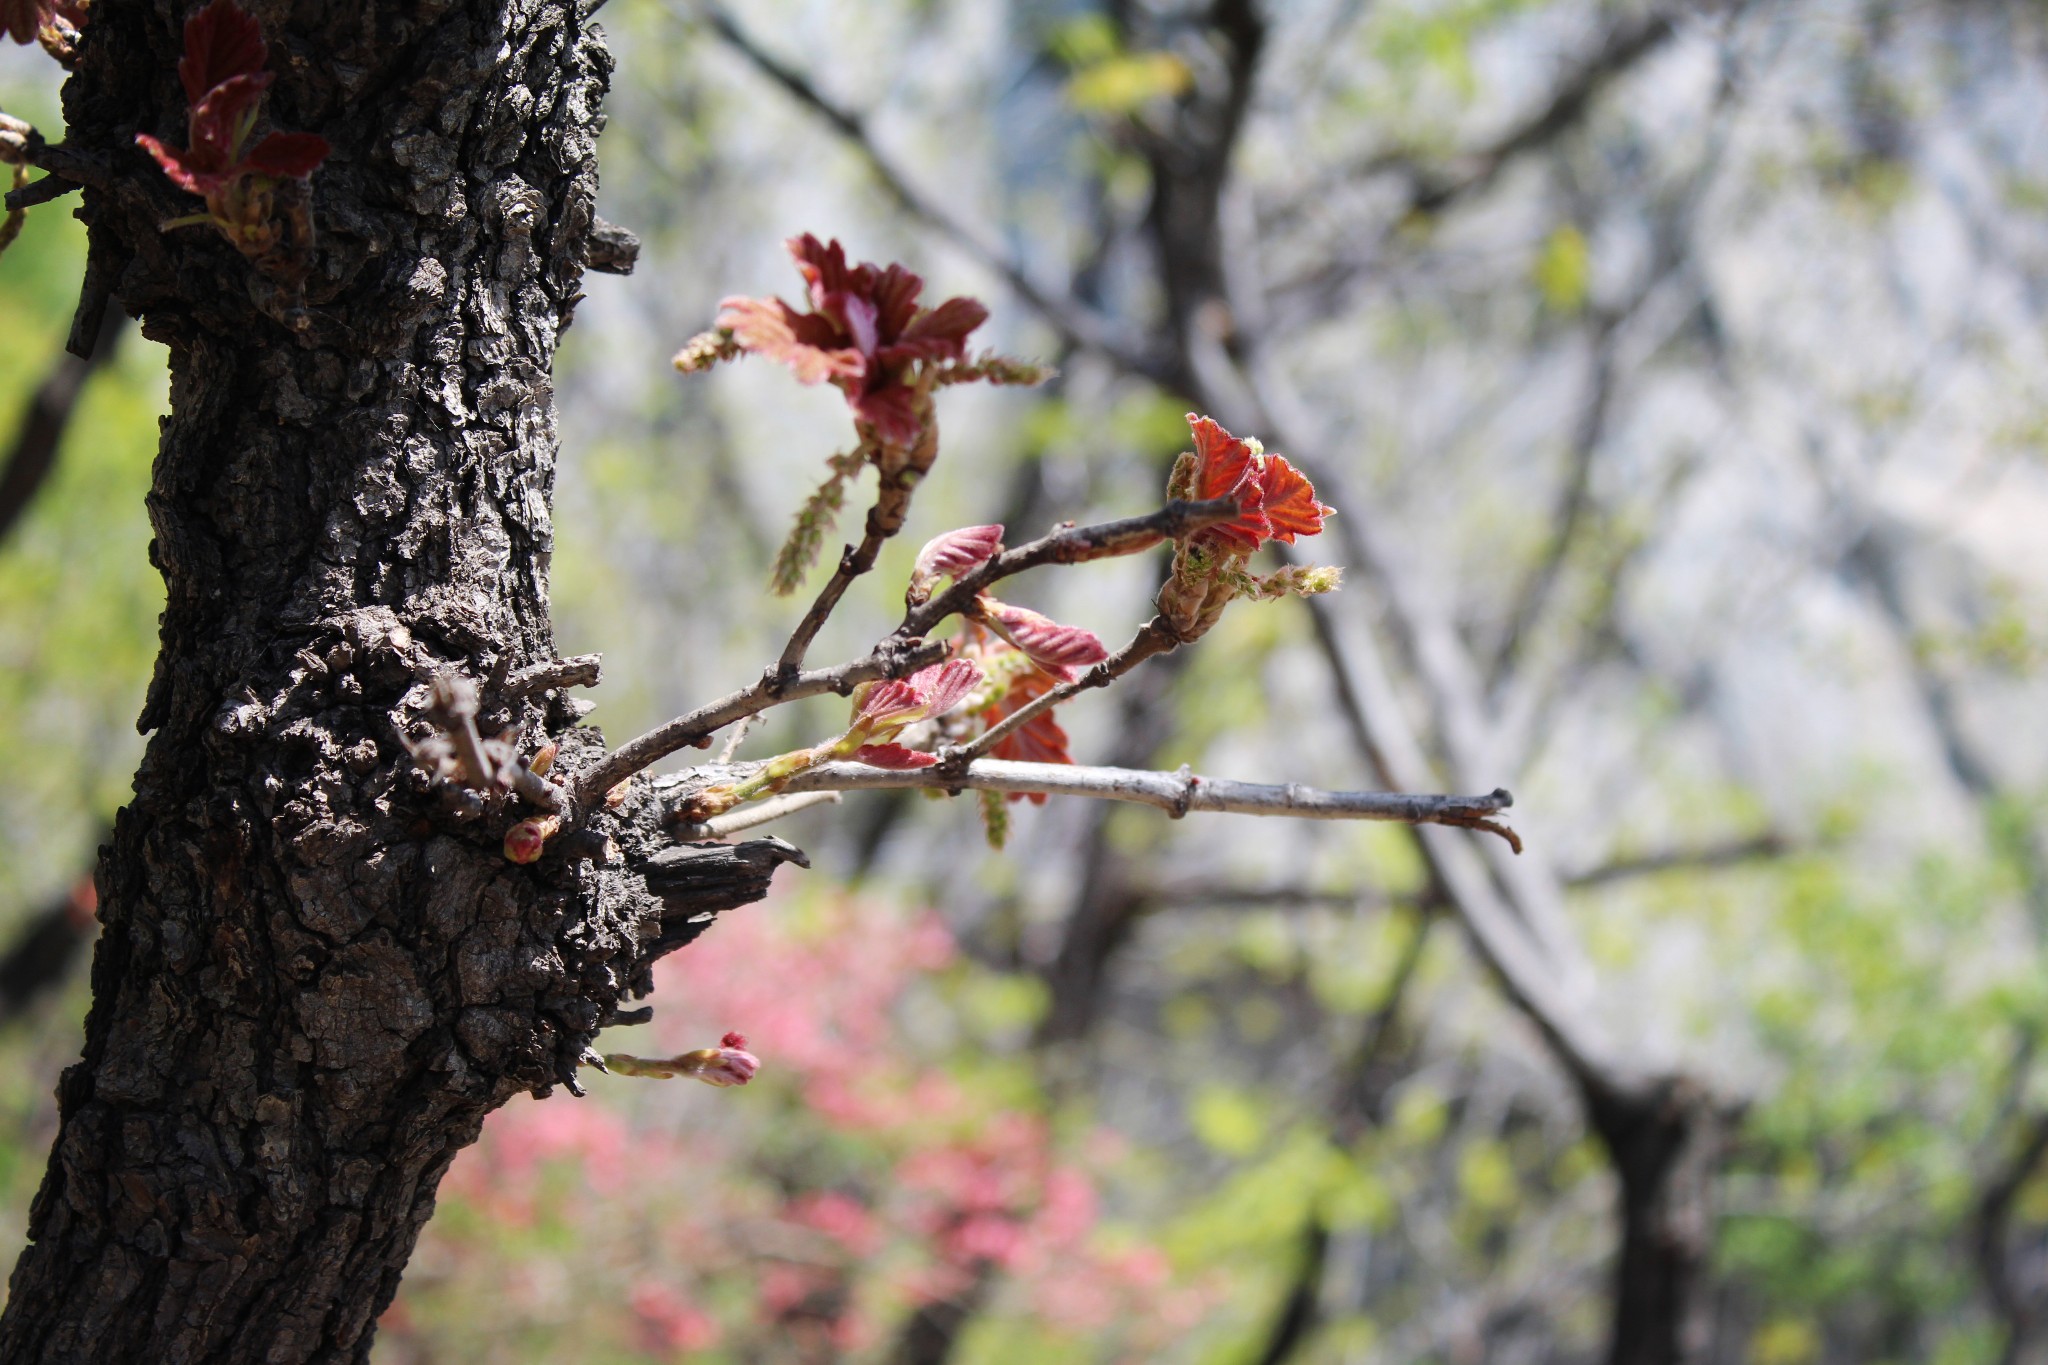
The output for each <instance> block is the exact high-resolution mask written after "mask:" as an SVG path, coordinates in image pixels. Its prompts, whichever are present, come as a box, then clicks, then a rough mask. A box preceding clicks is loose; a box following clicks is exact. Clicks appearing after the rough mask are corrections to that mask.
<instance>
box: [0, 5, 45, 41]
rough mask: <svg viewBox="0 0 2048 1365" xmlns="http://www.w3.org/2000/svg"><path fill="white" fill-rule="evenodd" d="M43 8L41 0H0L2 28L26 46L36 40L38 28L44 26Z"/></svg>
mask: <svg viewBox="0 0 2048 1365" xmlns="http://www.w3.org/2000/svg"><path fill="white" fill-rule="evenodd" d="M42 10H43V5H42V3H41V0H0V28H5V29H6V30H7V36H8V37H10V38H12V39H14V41H15V42H17V43H21V44H23V45H24V46H25V45H27V44H29V43H32V42H34V41H35V40H36V30H37V29H38V28H40V27H42V18H43V16H42Z"/></svg>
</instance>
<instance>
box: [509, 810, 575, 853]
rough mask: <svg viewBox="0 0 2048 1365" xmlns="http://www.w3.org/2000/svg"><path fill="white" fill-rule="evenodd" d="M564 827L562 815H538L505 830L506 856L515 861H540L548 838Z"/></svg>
mask: <svg viewBox="0 0 2048 1365" xmlns="http://www.w3.org/2000/svg"><path fill="white" fill-rule="evenodd" d="M561 827H562V821H561V817H560V816H555V815H536V816H533V817H531V818H529V819H525V820H521V821H520V822H519V823H518V824H516V825H514V826H512V828H510V829H508V830H506V831H505V857H506V858H507V859H509V860H510V861H512V862H515V863H533V862H539V861H540V855H541V854H542V852H544V851H545V850H546V848H547V844H548V840H549V839H552V838H553V837H554V836H555V831H557V830H559V829H560V828H561Z"/></svg>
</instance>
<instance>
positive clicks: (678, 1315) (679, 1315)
mask: <svg viewBox="0 0 2048 1365" xmlns="http://www.w3.org/2000/svg"><path fill="white" fill-rule="evenodd" d="M630 1302H631V1304H632V1308H633V1314H634V1316H635V1317H636V1318H638V1320H639V1326H640V1337H641V1343H642V1346H643V1348H644V1349H645V1350H647V1351H648V1352H649V1353H650V1354H654V1355H660V1356H669V1357H673V1356H680V1355H684V1354H687V1353H689V1352H692V1351H703V1350H708V1349H710V1348H711V1347H713V1346H716V1345H717V1344H718V1336H719V1332H718V1323H717V1322H716V1320H714V1319H713V1318H712V1317H711V1315H710V1314H708V1313H705V1312H704V1311H703V1310H702V1309H699V1308H696V1307H694V1306H692V1305H691V1304H690V1303H689V1302H688V1301H687V1300H685V1299H684V1298H683V1297H682V1295H680V1294H678V1293H676V1291H675V1290H673V1289H671V1288H669V1287H668V1286H667V1285H665V1284H662V1283H660V1282H659V1281H657V1280H642V1281H640V1282H639V1283H638V1284H636V1285H634V1286H633V1293H632V1296H631V1299H630Z"/></svg>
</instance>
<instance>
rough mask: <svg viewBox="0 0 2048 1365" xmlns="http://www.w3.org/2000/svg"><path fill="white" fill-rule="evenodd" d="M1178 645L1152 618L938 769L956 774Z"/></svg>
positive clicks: (951, 753)
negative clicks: (1064, 705)
mask: <svg viewBox="0 0 2048 1365" xmlns="http://www.w3.org/2000/svg"><path fill="white" fill-rule="evenodd" d="M1179 645H1180V637H1179V636H1178V635H1176V634H1175V633H1174V630H1173V627H1172V626H1170V625H1168V624H1167V622H1166V618H1165V617H1163V616H1155V617H1153V618H1152V619H1151V620H1149V621H1147V622H1146V623H1145V624H1144V625H1143V626H1142V627H1140V628H1139V630H1138V633H1137V634H1136V635H1134V636H1132V637H1131V642H1130V643H1129V644H1127V645H1125V646H1124V647H1123V648H1122V649H1120V650H1118V651H1117V652H1116V653H1114V654H1112V655H1110V656H1109V657H1108V658H1107V659H1104V660H1103V661H1102V662H1101V663H1099V664H1096V665H1095V666H1094V667H1093V668H1091V669H1089V670H1088V671H1087V672H1086V673H1083V674H1082V675H1081V676H1080V677H1078V678H1076V679H1074V680H1073V681H1072V682H1063V683H1061V684H1060V685H1059V686H1057V687H1055V688H1053V689H1052V690H1051V691H1050V692H1047V693H1045V694H1044V695H1043V696H1040V697H1037V698H1035V699H1033V700H1032V701H1029V702H1027V703H1025V704H1024V705H1023V706H1021V707H1019V708H1018V709H1017V710H1015V711H1012V712H1011V713H1010V714H1009V715H1007V716H1005V717H1003V719H1002V720H1001V721H1000V722H999V723H997V724H995V725H992V726H990V727H989V728H988V729H987V730H986V731H984V732H983V733H982V734H981V735H980V736H978V737H977V738H976V739H974V740H973V741H972V742H971V743H967V744H962V745H959V746H957V747H955V748H952V749H948V750H947V751H946V752H945V753H943V754H941V755H940V756H939V766H940V767H941V768H945V769H947V770H948V771H951V772H957V771H959V770H960V769H962V768H964V767H965V766H966V765H967V764H968V763H971V762H973V761H974V760H975V759H977V758H979V757H981V756H982V755H983V754H985V753H987V752H989V751H990V750H991V749H993V748H995V747H996V745H998V744H1000V743H1002V742H1003V741H1004V740H1005V739H1008V738H1009V737H1010V736H1011V735H1013V734H1015V733H1016V732H1017V731H1019V730H1021V729H1023V728H1024V727H1025V726H1026V725H1029V724H1030V723H1031V722H1032V721H1034V720H1036V719H1037V718H1038V717H1039V716H1042V715H1044V714H1045V713H1046V712H1047V711H1050V710H1052V708H1053V707H1055V706H1058V705H1059V704H1060V703H1061V702H1063V701H1065V700H1067V699H1068V698H1069V697H1072V696H1074V695H1075V694H1076V693H1079V692H1085V691H1087V690H1088V689H1089V688H1091V687H1107V686H1109V685H1110V684H1111V683H1113V682H1115V681H1116V680H1117V679H1118V678H1121V677H1122V676H1123V675H1124V674H1126V673H1128V672H1130V671H1131V670H1132V669H1134V668H1136V667H1137V666H1138V665H1139V664H1141V663H1143V662H1145V660H1147V659H1150V658H1154V657H1156V656H1158V655H1161V654H1169V653H1171V652H1172V651H1173V650H1175V649H1176V648H1178V647H1179Z"/></svg>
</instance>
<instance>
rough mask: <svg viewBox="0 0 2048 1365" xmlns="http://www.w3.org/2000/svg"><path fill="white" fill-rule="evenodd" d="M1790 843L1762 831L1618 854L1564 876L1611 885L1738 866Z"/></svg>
mask: <svg viewBox="0 0 2048 1365" xmlns="http://www.w3.org/2000/svg"><path fill="white" fill-rule="evenodd" d="M1788 847H1789V846H1788V845H1787V844H1786V842H1785V840H1784V839H1783V838H1781V837H1780V836H1778V835H1776V834H1759V835H1757V836H1755V837H1754V838H1750V839H1736V840H1733V841H1731V842H1728V843H1725V844H1709V845H1707V846H1705V847H1703V848H1667V849H1663V850H1660V851H1659V852H1656V853H1645V854H1642V855H1641V856H1639V857H1634V858H1616V859H1615V860H1614V861H1612V862H1609V863H1602V864H1601V865H1600V866H1598V867H1589V868H1587V869H1586V870H1585V871H1583V872H1575V873H1571V874H1569V875H1567V876H1566V877H1565V878H1564V884H1565V885H1566V886H1569V887H1573V888H1579V887H1588V886H1607V885H1609V884H1611V883H1613V882H1619V881H1627V880H1630V879H1631V878H1635V877H1650V876H1655V875H1656V874H1657V873H1660V872H1683V871H1694V870H1697V871H1710V870H1713V869H1716V868H1724V867H1737V866H1740V865H1741V864H1743V863H1750V862H1755V861H1756V860H1757V859H1759V858H1776V857H1780V856H1782V855H1783V854H1784V853H1785V852H1787V851H1788Z"/></svg>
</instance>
